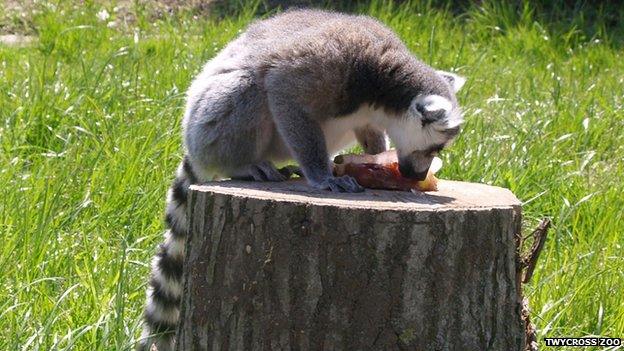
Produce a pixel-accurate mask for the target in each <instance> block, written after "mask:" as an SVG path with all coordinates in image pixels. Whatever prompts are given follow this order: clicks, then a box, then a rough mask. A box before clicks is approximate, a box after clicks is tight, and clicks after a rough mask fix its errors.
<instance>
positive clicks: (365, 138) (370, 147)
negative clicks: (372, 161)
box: [354, 125, 388, 155]
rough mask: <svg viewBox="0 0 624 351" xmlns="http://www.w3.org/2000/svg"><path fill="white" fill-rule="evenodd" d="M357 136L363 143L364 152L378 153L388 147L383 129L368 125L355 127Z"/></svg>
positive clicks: (361, 143)
mask: <svg viewBox="0 0 624 351" xmlns="http://www.w3.org/2000/svg"><path fill="white" fill-rule="evenodd" d="M354 132H355V138H356V139H357V141H358V142H359V143H360V145H362V148H363V149H364V152H365V153H367V154H369V155H376V154H379V153H382V152H384V151H386V150H387V149H388V142H387V139H386V135H385V133H384V132H383V131H381V130H379V129H377V128H375V127H373V126H371V125H366V126H364V127H359V128H355V129H354Z"/></svg>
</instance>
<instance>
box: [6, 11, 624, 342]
mask: <svg viewBox="0 0 624 351" xmlns="http://www.w3.org/2000/svg"><path fill="white" fill-rule="evenodd" d="M501 3H502V2H501ZM501 3H495V2H485V3H484V4H483V5H482V6H481V7H476V6H475V7H470V8H468V9H467V11H465V12H461V13H459V14H457V13H455V14H451V10H452V9H450V7H435V8H432V7H431V5H427V4H417V3H414V4H412V5H408V6H395V7H389V6H386V5H384V4H372V5H371V6H370V7H367V8H361V9H360V10H361V11H363V12H366V13H370V14H371V15H374V16H376V17H378V18H380V19H382V20H383V21H384V22H386V23H388V24H389V25H390V26H392V27H393V28H394V29H395V30H396V31H397V32H398V33H399V35H400V36H401V37H402V38H403V39H404V40H405V42H406V43H407V44H408V46H409V47H410V48H411V49H412V50H413V51H414V53H416V54H417V55H418V56H419V57H421V58H422V59H423V60H425V61H426V62H428V63H430V64H432V65H434V66H436V67H438V68H441V69H447V70H455V71H457V72H458V73H459V74H462V75H465V76H466V77H468V79H469V80H468V83H467V85H466V86H465V88H464V90H463V91H462V92H461V94H460V100H461V102H462V104H463V106H464V110H465V115H466V118H467V122H466V125H465V129H464V132H463V134H461V136H460V138H459V139H458V140H457V142H456V143H455V145H454V146H453V147H452V148H451V149H450V150H449V151H448V152H447V153H445V154H444V155H443V156H444V158H445V159H446V165H445V168H444V169H443V170H442V177H443V178H450V179H460V180H467V181H478V182H485V183H490V184H495V185H500V186H505V187H509V188H510V189H511V190H513V191H514V193H515V194H516V195H517V196H518V197H519V198H520V199H521V200H523V201H525V206H524V215H525V227H526V228H527V231H528V229H529V228H532V227H533V226H534V225H535V224H536V222H537V220H538V219H539V218H541V217H544V216H550V217H552V218H553V221H554V228H553V230H552V232H551V235H550V240H549V241H548V243H547V245H546V249H545V252H544V254H543V255H542V258H541V261H540V264H539V268H538V269H537V272H536V275H535V276H534V278H533V281H532V283H531V284H530V285H529V286H527V287H526V293H527V294H528V296H529V298H530V304H531V307H532V308H533V316H532V318H533V320H534V321H535V322H536V324H537V326H538V330H539V334H540V336H585V335H605V336H616V337H618V336H619V337H622V336H624V303H623V302H622V301H623V299H622V292H623V291H624V258H623V255H622V246H624V237H623V234H624V233H623V232H624V223H623V222H622V218H623V217H624V212H623V210H622V208H623V207H624V197H623V196H622V192H623V191H624V185H623V184H624V183H623V182H622V178H624V163H623V162H622V155H624V132H623V131H624V118H623V117H624V97H623V95H624V93H623V91H624V90H623V87H624V60H622V56H623V54H624V52H623V50H622V47H621V44H622V43H621V42H620V43H618V42H617V40H614V39H613V38H611V37H609V36H608V33H610V32H609V31H608V30H603V29H600V28H601V27H599V28H598V29H599V30H596V31H594V32H592V33H593V34H588V33H589V32H586V31H584V29H585V28H583V27H582V26H583V24H584V23H585V22H584V21H583V19H582V18H578V19H577V18H572V19H571V20H570V22H569V23H567V24H566V23H563V24H562V23H559V22H557V23H551V22H548V21H546V20H545V19H542V18H541V17H540V16H539V14H537V13H535V11H533V10H531V9H530V8H526V7H524V8H522V7H520V8H519V9H512V8H510V7H509V6H507V5H501ZM63 4H64V3H61V5H58V6H50V7H47V8H44V9H43V10H42V11H40V13H38V14H37V15H36V16H35V17H34V18H33V19H32V23H33V24H34V26H35V28H36V32H37V35H38V37H39V39H38V42H37V43H36V44H33V45H31V46H28V47H24V48H8V47H1V46H0V115H1V116H2V124H1V125H0V165H1V166H0V184H2V186H0V196H1V199H2V200H1V201H0V233H1V235H2V245H0V266H1V267H2V268H1V269H0V284H1V286H0V349H2V350H19V349H27V350H35V349H40V350H50V349H55V350H56V349H58V350H64V349H79V350H121V349H129V348H130V346H131V344H132V342H133V340H134V339H135V338H136V337H138V333H139V331H138V329H139V320H140V314H141V308H142V304H143V302H144V284H145V281H146V277H147V275H148V267H147V263H148V262H149V259H150V257H151V255H152V253H153V252H154V249H155V247H156V245H157V243H158V242H159V241H160V240H161V232H162V229H163V225H162V212H163V209H162V208H163V205H164V195H165V192H166V188H167V186H168V184H169V182H170V180H171V178H172V174H173V171H174V169H175V166H176V164H177V162H178V161H179V159H180V157H181V153H180V137H179V134H180V127H179V124H180V119H181V114H182V108H183V103H184V95H183V94H184V90H185V89H186V87H187V86H188V84H189V81H190V79H191V78H192V77H193V75H194V74H195V73H197V71H198V70H199V69H200V68H201V65H202V63H203V62H204V61H205V60H206V59H208V58H210V57H211V56H212V55H214V54H215V52H216V51H218V50H219V49H220V48H222V47H223V46H224V45H225V43H227V42H228V41H229V40H230V39H231V38H233V37H235V36H236V34H237V33H238V31H239V30H240V29H242V28H244V26H245V25H246V24H247V23H248V22H249V21H250V20H251V18H252V16H251V14H250V13H251V11H248V13H246V14H243V15H241V16H240V17H238V18H227V19H224V20H211V19H206V18H193V15H192V14H191V13H181V14H180V15H179V16H178V17H175V18H174V17H166V18H162V19H159V20H154V19H153V18H150V17H148V16H147V15H145V16H143V15H142V12H141V9H135V10H136V13H137V19H136V21H135V22H133V23H130V24H120V25H118V26H111V25H109V24H108V23H110V21H111V20H114V19H115V13H114V11H113V10H112V9H111V8H109V9H108V10H109V12H110V13H111V18H110V19H107V20H106V21H102V20H100V19H98V17H97V15H96V14H97V13H98V12H99V11H101V8H100V7H98V6H96V5H93V4H92V3H87V5H85V6H84V7H75V8H74V7H70V5H63ZM579 16H580V15H579ZM620 26H622V24H620ZM109 27H114V28H109ZM614 30H616V31H619V32H621V31H622V28H621V27H617V28H615V29H614Z"/></svg>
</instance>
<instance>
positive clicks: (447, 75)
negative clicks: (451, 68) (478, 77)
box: [437, 71, 466, 92]
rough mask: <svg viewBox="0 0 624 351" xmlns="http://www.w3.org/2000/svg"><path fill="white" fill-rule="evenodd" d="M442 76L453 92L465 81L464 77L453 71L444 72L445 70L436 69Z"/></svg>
mask: <svg viewBox="0 0 624 351" xmlns="http://www.w3.org/2000/svg"><path fill="white" fill-rule="evenodd" d="M437 72H438V74H439V75H441V76H442V78H444V79H446V81H447V82H448V83H449V84H450V85H451V87H452V88H453V91H454V92H457V91H458V90H459V89H461V87H463V86H464V83H466V78H464V77H461V76H458V75H457V74H455V73H451V72H446V71H437Z"/></svg>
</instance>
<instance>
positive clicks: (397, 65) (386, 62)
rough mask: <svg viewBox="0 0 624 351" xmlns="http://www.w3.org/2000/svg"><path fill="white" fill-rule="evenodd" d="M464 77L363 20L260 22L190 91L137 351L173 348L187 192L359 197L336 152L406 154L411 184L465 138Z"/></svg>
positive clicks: (302, 13) (331, 16)
mask: <svg viewBox="0 0 624 351" xmlns="http://www.w3.org/2000/svg"><path fill="white" fill-rule="evenodd" d="M461 84H463V79H462V78H461V77H458V76H456V75H452V74H450V73H445V72H440V71H435V70H434V69H433V68H431V67H429V66H427V65H426V64H424V63H423V62H421V61H420V60H418V59H417V58H415V57H414V56H413V55H412V54H411V53H410V52H409V50H408V49H407V48H406V47H405V45H404V44H403V43H402V42H401V41H400V40H399V38H398V37H397V36H396V35H395V34H394V33H393V32H392V31H391V30H390V29H388V28H387V27H386V26H384V25H383V24H381V23H380V22H378V21H377V20H375V19H373V18H370V17H366V16H352V15H344V14H339V13H332V12H324V11H316V10H298V11H289V12H285V13H283V14H280V15H277V16H275V17H272V18H269V19H266V20H261V21H257V22H255V23H253V24H252V25H251V26H250V27H249V28H248V29H247V31H246V32H244V33H242V34H241V35H240V36H239V37H238V38H237V39H235V40H234V41H232V42H231V43H230V44H229V45H228V46H227V47H225V48H224V49H223V50H222V51H221V52H220V53H219V54H218V55H217V56H216V57H215V58H213V59H212V60H210V61H209V62H208V63H207V64H206V65H205V67H204V68H203V70H202V72H201V73H200V74H199V75H198V76H197V78H196V79H195V80H194V82H193V83H192V85H191V87H190V88H189V90H188V95H187V106H186V112H185V116H184V121H183V129H184V133H183V134H184V144H185V147H186V151H187V155H186V156H185V159H184V161H183V163H182V165H181V166H180V167H179V169H178V174H177V177H176V181H175V182H174V184H173V185H172V188H171V190H170V195H169V198H168V204H167V213H166V214H167V225H168V227H169V230H168V232H167V234H166V240H165V243H164V244H163V245H161V247H160V250H159V253H158V254H157V256H156V257H155V259H154V261H153V265H152V267H153V268H152V278H151V280H150V290H148V304H147V307H146V310H145V329H144V333H143V340H142V342H141V343H140V346H139V347H140V348H141V349H143V350H148V349H149V347H150V345H151V344H152V343H154V344H156V345H158V346H159V351H168V350H170V349H171V348H172V347H173V345H174V341H173V333H174V332H175V325H176V324H177V320H178V313H179V306H178V304H179V302H178V301H179V297H180V295H181V291H182V277H181V272H182V257H183V252H184V245H185V241H184V240H185V237H186V235H187V230H188V228H187V223H186V218H185V210H186V206H187V204H186V201H187V199H186V197H187V189H186V188H187V187H188V185H189V184H193V183H201V182H204V181H208V180H212V179H215V178H221V177H234V178H241V179H253V180H257V181H282V180H284V179H285V178H286V177H285V175H288V174H290V173H292V172H297V170H296V169H292V168H289V169H282V170H277V169H276V168H275V165H274V162H279V161H282V160H287V159H290V158H294V159H295V160H297V161H298V163H299V166H300V168H301V171H302V172H303V174H304V175H305V177H306V179H307V181H308V182H309V184H310V185H312V186H314V187H317V188H320V189H327V190H331V191H339V192H357V191H363V189H362V187H361V186H360V185H359V184H357V182H356V181H355V180H354V179H352V178H350V177H334V176H332V174H331V168H330V161H329V160H330V154H334V153H336V152H338V151H340V150H341V149H343V148H344V147H345V146H348V145H349V144H350V143H351V142H354V141H355V140H356V139H357V141H359V142H360V144H362V146H363V147H364V149H365V151H366V152H369V153H378V152H381V151H384V150H385V149H386V147H387V142H386V134H387V135H388V137H389V138H390V140H392V141H393V142H394V144H395V145H396V147H397V149H398V152H399V160H400V167H401V170H402V172H403V173H404V174H405V175H408V176H412V177H420V176H422V174H423V172H425V173H426V171H427V169H428V168H429V165H430V162H431V158H432V157H433V155H434V153H435V152H436V151H438V150H439V149H441V148H443V147H444V146H446V145H447V144H448V143H449V142H450V141H451V139H453V138H454V137H455V136H456V135H457V133H458V132H459V129H460V124H461V122H462V118H461V112H460V110H459V107H458V106H457V100H456V98H455V91H456V90H457V89H458V88H459V87H461Z"/></svg>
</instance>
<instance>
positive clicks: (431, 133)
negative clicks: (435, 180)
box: [387, 71, 466, 180]
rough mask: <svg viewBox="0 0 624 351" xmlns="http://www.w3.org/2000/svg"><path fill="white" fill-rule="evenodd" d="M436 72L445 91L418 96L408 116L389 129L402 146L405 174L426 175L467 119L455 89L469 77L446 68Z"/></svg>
mask: <svg viewBox="0 0 624 351" xmlns="http://www.w3.org/2000/svg"><path fill="white" fill-rule="evenodd" d="M436 74H437V76H436V77H434V79H436V80H442V81H443V82H444V84H443V85H441V86H444V89H443V90H444V91H440V92H439V94H431V93H429V94H424V95H418V96H416V97H415V98H414V99H413V100H412V102H411V104H410V107H409V109H408V110H407V112H406V115H405V116H404V118H401V120H400V122H398V123H396V124H395V125H393V126H391V127H390V128H388V130H387V131H388V136H389V137H390V139H392V141H393V142H394V144H395V145H396V147H397V150H398V154H399V170H400V171H401V174H402V175H403V176H405V177H408V178H412V179H416V180H424V179H425V177H426V176H427V171H428V170H429V167H430V166H431V161H432V160H433V157H434V156H436V154H437V153H438V152H440V151H441V150H442V149H444V148H445V147H446V146H448V145H449V144H450V142H451V141H452V140H453V139H454V138H455V137H456V136H457V134H458V133H459V130H460V126H461V123H462V122H463V117H462V113H461V110H460V108H459V106H458V105H457V99H456V98H455V93H456V92H457V91H458V90H459V89H460V88H461V87H462V86H463V85H464V83H465V81H466V80H465V79H464V78H462V77H460V76H457V75H455V74H452V73H448V72H444V71H436Z"/></svg>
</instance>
